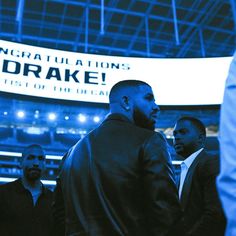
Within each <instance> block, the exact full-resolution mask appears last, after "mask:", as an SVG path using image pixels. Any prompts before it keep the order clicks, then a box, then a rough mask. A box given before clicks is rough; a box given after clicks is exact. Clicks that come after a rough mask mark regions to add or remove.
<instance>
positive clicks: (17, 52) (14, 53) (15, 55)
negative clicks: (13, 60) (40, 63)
mask: <svg viewBox="0 0 236 236" xmlns="http://www.w3.org/2000/svg"><path fill="white" fill-rule="evenodd" d="M11 55H12V56H14V57H20V52H19V50H14V49H12V50H11Z"/></svg>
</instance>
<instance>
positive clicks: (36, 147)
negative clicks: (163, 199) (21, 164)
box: [22, 144, 45, 157]
mask: <svg viewBox="0 0 236 236" xmlns="http://www.w3.org/2000/svg"><path fill="white" fill-rule="evenodd" d="M34 148H35V149H40V150H42V152H43V153H44V150H43V147H42V146H41V145H39V144H30V145H29V146H27V147H25V148H24V150H23V152H22V157H25V155H26V153H27V151H28V150H29V149H34ZM44 155H45V154H44Z"/></svg>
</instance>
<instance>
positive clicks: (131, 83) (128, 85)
mask: <svg viewBox="0 0 236 236" xmlns="http://www.w3.org/2000/svg"><path fill="white" fill-rule="evenodd" d="M144 85H145V86H149V87H150V85H149V84H148V83H146V82H144V81H141V80H122V81H119V82H118V83H116V84H115V85H114V86H113V87H112V88H111V91H110V94H109V101H110V103H111V102H113V101H114V99H116V98H117V95H118V94H119V92H120V91H121V90H123V89H132V88H133V89H134V88H137V87H139V86H144Z"/></svg>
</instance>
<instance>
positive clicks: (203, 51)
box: [198, 28, 206, 57]
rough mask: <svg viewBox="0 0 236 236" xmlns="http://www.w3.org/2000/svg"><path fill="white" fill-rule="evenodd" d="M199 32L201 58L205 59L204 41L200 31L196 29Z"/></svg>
mask: <svg viewBox="0 0 236 236" xmlns="http://www.w3.org/2000/svg"><path fill="white" fill-rule="evenodd" d="M198 32H199V38H200V45H201V53H202V57H206V52H205V46H204V39H203V34H202V29H201V28H199V29H198Z"/></svg>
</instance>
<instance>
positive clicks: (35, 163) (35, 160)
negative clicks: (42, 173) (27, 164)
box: [33, 158, 39, 166]
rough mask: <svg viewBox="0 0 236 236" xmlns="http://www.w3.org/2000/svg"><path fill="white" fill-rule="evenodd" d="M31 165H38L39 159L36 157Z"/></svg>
mask: <svg viewBox="0 0 236 236" xmlns="http://www.w3.org/2000/svg"><path fill="white" fill-rule="evenodd" d="M33 165H34V166H39V160H38V158H36V159H34V162H33Z"/></svg>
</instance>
